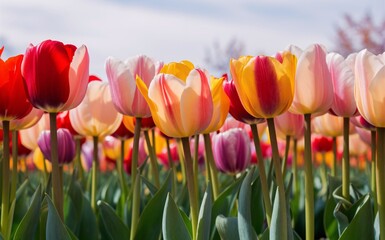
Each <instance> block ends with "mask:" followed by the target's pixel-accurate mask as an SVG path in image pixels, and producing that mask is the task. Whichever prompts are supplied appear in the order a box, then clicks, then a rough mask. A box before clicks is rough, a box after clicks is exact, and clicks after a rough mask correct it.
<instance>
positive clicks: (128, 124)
mask: <svg viewBox="0 0 385 240" xmlns="http://www.w3.org/2000/svg"><path fill="white" fill-rule="evenodd" d="M135 123H136V117H131V116H127V115H123V124H124V127H125V128H127V129H128V130H129V131H131V132H134V131H135ZM154 127H155V123H154V120H153V119H152V117H151V116H150V117H146V118H142V119H141V125H140V129H141V130H149V129H152V128H154Z"/></svg>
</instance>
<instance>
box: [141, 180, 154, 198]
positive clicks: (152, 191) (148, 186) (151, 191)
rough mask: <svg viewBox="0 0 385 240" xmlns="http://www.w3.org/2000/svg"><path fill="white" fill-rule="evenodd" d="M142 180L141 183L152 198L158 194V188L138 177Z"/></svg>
mask: <svg viewBox="0 0 385 240" xmlns="http://www.w3.org/2000/svg"><path fill="white" fill-rule="evenodd" d="M140 177H141V178H142V181H143V183H144V184H146V186H147V188H148V190H150V193H151V195H152V196H154V195H155V194H156V193H157V192H158V188H157V187H156V186H155V185H154V184H152V183H151V182H150V181H149V180H148V179H147V178H145V177H143V176H140Z"/></svg>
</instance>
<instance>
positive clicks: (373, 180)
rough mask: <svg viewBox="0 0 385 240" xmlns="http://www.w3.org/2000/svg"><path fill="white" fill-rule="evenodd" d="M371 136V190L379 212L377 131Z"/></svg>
mask: <svg viewBox="0 0 385 240" xmlns="http://www.w3.org/2000/svg"><path fill="white" fill-rule="evenodd" d="M370 137H371V144H372V146H371V150H372V161H371V190H372V197H373V202H374V212H375V213H376V212H377V209H378V206H377V195H376V151H377V140H376V137H377V134H376V131H370Z"/></svg>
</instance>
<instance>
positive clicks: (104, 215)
mask: <svg viewBox="0 0 385 240" xmlns="http://www.w3.org/2000/svg"><path fill="white" fill-rule="evenodd" d="M98 206H99V214H100V217H101V219H102V222H103V225H104V228H105V230H106V231H107V234H108V236H109V238H110V239H111V240H118V239H128V238H129V237H130V230H129V229H128V228H127V226H126V225H124V223H123V222H122V220H121V219H120V218H119V217H118V216H117V215H116V213H115V211H114V209H112V207H111V206H110V205H108V204H107V203H106V202H103V201H99V202H98Z"/></svg>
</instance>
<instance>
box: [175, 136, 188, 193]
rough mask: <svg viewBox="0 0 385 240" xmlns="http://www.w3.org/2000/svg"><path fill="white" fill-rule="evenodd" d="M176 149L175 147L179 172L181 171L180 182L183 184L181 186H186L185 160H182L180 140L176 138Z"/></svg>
mask: <svg viewBox="0 0 385 240" xmlns="http://www.w3.org/2000/svg"><path fill="white" fill-rule="evenodd" d="M176 143H177V144H176V147H177V150H178V157H179V161H180V165H181V170H182V176H183V178H182V182H183V186H184V185H185V184H186V178H187V177H186V168H185V158H184V153H183V146H182V143H181V140H180V138H177V139H176Z"/></svg>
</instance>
